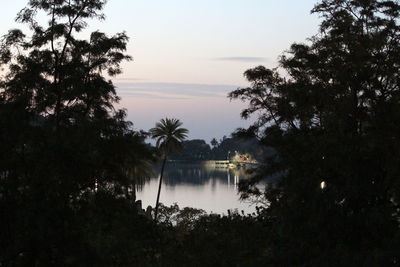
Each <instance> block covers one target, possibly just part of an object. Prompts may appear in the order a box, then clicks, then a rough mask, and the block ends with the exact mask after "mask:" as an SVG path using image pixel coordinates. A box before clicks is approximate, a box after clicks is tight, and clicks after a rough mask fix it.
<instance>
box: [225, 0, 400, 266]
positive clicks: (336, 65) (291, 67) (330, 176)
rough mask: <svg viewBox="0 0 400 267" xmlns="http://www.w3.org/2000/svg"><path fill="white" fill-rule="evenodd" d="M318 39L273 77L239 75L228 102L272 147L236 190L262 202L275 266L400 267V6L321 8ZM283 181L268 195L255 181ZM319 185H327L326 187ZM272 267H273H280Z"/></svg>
mask: <svg viewBox="0 0 400 267" xmlns="http://www.w3.org/2000/svg"><path fill="white" fill-rule="evenodd" d="M312 12H313V13H318V14H320V16H321V18H322V23H321V25H320V31H319V33H318V34H316V35H315V36H313V37H311V38H310V39H309V41H308V42H306V43H295V44H293V45H292V46H291V47H290V49H289V50H288V51H287V52H286V53H285V54H284V55H283V56H282V57H281V58H280V63H279V66H278V68H276V69H267V68H265V67H263V66H258V67H255V68H253V69H249V70H247V71H246V72H245V74H244V75H245V77H246V78H247V80H248V81H249V82H250V84H251V85H250V86H249V87H247V88H239V89H237V90H235V91H232V92H231V93H230V94H229V97H230V98H231V99H240V100H243V101H246V102H248V103H249V105H248V107H247V108H246V109H244V110H243V111H242V113H241V115H242V117H244V118H248V117H249V116H251V115H252V114H257V113H259V114H261V115H260V116H259V117H258V120H257V121H256V123H255V124H254V125H253V126H252V127H250V128H249V129H247V130H242V131H241V133H244V134H249V133H252V134H253V135H254V134H256V135H257V136H258V137H259V138H260V139H261V141H262V142H263V143H264V144H265V145H267V146H272V147H274V148H275V149H276V151H277V154H276V155H274V156H273V157H270V158H269V160H268V162H267V163H268V166H267V167H265V168H263V169H262V170H260V173H259V175H258V176H257V178H255V179H254V180H253V181H251V182H248V183H244V184H242V190H243V196H244V197H248V196H251V195H260V194H264V196H265V197H266V199H267V200H268V203H269V205H268V206H267V207H266V208H265V218H266V220H268V221H269V222H271V221H272V224H273V226H274V230H275V233H276V242H275V243H272V247H273V248H274V250H273V253H275V254H274V255H275V257H274V258H275V260H276V261H277V262H279V263H280V264H283V265H296V264H298V265H307V266H321V265H323V266H348V265H353V266H354V265H356V264H359V265H369V266H379V265H385V266H394V265H395V264H396V263H398V262H399V260H400V259H399V257H398V251H399V248H400V246H399V242H398V240H399V239H398V238H399V219H398V218H399V217H400V214H399V210H400V209H399V204H400V199H399V197H400V191H399V188H400V186H399V185H400V178H399V173H400V169H399V168H400V146H399V144H400V128H399V125H400V88H399V81H400V80H399V73H400V72H399V66H400V62H399V56H398V55H399V54H400V38H399V37H400V35H399V27H400V26H399V12H400V4H399V2H398V1H382V0H352V1H350V0H323V1H320V2H319V3H318V4H317V5H316V6H315V7H314V9H313V10H312ZM273 174H275V175H279V176H281V179H280V182H279V183H278V184H274V185H270V186H269V187H268V188H267V189H266V190H265V192H261V191H260V190H259V189H258V188H257V187H256V186H255V184H256V182H257V181H258V180H259V179H262V178H264V177H268V176H271V175H273ZM321 183H323V184H324V187H323V188H322V189H321ZM277 262H276V263H277Z"/></svg>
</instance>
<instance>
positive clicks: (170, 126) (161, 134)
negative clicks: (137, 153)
mask: <svg viewBox="0 0 400 267" xmlns="http://www.w3.org/2000/svg"><path fill="white" fill-rule="evenodd" d="M181 126H182V122H181V121H180V120H178V119H169V118H165V119H161V120H160V122H157V123H156V126H155V127H154V128H151V129H150V134H151V136H152V138H155V139H157V141H156V146H157V147H158V149H159V151H160V152H161V155H162V157H163V162H162V166H161V172H160V181H159V185H158V192H157V201H156V208H155V214H154V220H157V213H158V205H159V201H160V192H161V184H162V178H163V174H164V168H165V163H166V162H167V158H168V155H169V154H171V153H172V152H178V151H180V150H181V149H182V142H183V141H184V140H185V139H186V137H187V133H188V132H189V131H188V130H187V129H185V128H182V127H181Z"/></svg>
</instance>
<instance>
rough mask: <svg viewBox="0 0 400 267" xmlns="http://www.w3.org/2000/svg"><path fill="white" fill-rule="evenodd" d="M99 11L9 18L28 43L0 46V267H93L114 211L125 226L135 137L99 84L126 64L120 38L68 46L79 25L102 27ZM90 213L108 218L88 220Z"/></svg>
mask: <svg viewBox="0 0 400 267" xmlns="http://www.w3.org/2000/svg"><path fill="white" fill-rule="evenodd" d="M105 2H106V1H104V0H30V1H29V3H28V5H27V7H26V8H24V9H23V10H22V11H21V12H20V13H19V14H18V16H17V21H18V22H21V23H23V24H25V25H27V26H28V29H29V30H28V33H23V32H22V31H21V30H18V29H13V30H10V31H9V32H8V34H7V35H5V36H4V37H3V39H2V41H1V44H0V64H1V67H2V68H3V70H4V72H5V75H4V77H2V78H1V81H0V147H1V152H0V207H1V218H2V220H1V222H0V226H1V229H2V231H1V232H2V237H1V238H0V240H1V241H0V251H1V252H0V265H17V264H21V265H29V266H37V265H66V264H70V265H74V263H76V264H78V263H79V264H82V262H83V260H84V259H85V260H86V258H85V257H93V261H94V262H95V261H96V260H95V259H96V258H97V257H100V256H101V257H103V256H104V255H105V254H106V253H104V250H102V249H104V248H100V247H96V246H97V245H99V244H100V243H101V242H100V240H99V238H100V236H102V235H107V234H109V235H112V234H113V233H115V232H112V231H114V229H113V228H112V227H111V226H110V225H112V223H113V220H114V218H113V216H115V217H116V218H117V217H118V218H120V216H121V214H122V213H118V210H119V209H122V207H124V209H125V211H126V214H125V215H124V216H130V214H131V212H132V209H131V208H129V205H128V203H131V201H133V200H134V198H135V197H134V192H135V185H137V182H136V181H137V180H142V178H145V177H147V170H148V168H147V165H148V161H149V160H151V158H152V157H151V152H150V151H149V149H148V147H147V145H146V144H145V143H144V138H145V137H144V136H143V135H142V134H141V133H138V132H135V131H133V130H132V124H131V123H130V122H127V121H126V120H125V111H124V110H116V109H115V108H114V107H113V104H114V103H116V102H117V101H118V99H119V98H118V96H117V95H116V92H115V87H114V85H113V84H112V82H111V81H110V80H108V79H107V78H106V75H108V76H109V77H113V76H115V75H117V74H119V73H120V72H121V68H120V63H121V62H122V61H123V60H130V57H129V56H127V55H125V50H126V44H127V41H128V37H127V36H126V34H125V33H118V34H116V35H114V36H111V37H109V36H107V35H106V34H105V33H102V32H99V31H96V32H93V33H91V34H90V37H89V39H88V40H83V39H78V33H80V32H81V31H82V30H84V29H85V28H86V26H87V22H86V21H87V20H88V19H95V18H98V19H103V18H104V15H103V14H102V13H101V10H102V9H103V7H104V5H105ZM37 14H41V15H43V14H45V15H47V17H48V18H49V20H48V23H47V24H45V25H41V24H40V23H39V21H38V20H37V19H36V15H37ZM139 153H140V154H139ZM105 200H107V201H105ZM102 201H103V202H102ZM96 203H101V205H104V206H108V207H113V208H115V210H108V211H107V212H108V213H101V214H97V215H96V216H98V217H96V218H93V217H90V216H91V215H90V214H96V212H95V211H96V209H97V208H99V207H97V206H96V205H97V204H96ZM88 207H92V208H90V209H89V208H88ZM93 210H94V211H93ZM112 214H113V215H112ZM128 214H129V215H128ZM132 216H133V215H132ZM90 219H91V220H97V222H98V226H96V225H91V224H90V222H89V220H90ZM130 223H132V222H130ZM100 225H106V226H107V227H108V228H105V229H100V228H99V227H100ZM125 226H126V225H125ZM120 227H122V226H121V225H120ZM107 229H108V230H107ZM96 231H97V232H96ZM121 231H122V230H121ZM121 249H123V247H122V246H121ZM102 251H103V252H102ZM96 253H98V254H96ZM85 254H86V255H85ZM88 255H91V256H88ZM87 265H93V262H92V263H91V264H89V263H88V264H87ZM95 265H96V264H95Z"/></svg>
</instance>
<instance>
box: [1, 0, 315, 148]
mask: <svg viewBox="0 0 400 267" xmlns="http://www.w3.org/2000/svg"><path fill="white" fill-rule="evenodd" d="M27 2H28V0H13V1H7V5H3V6H2V11H1V16H0V25H1V26H0V34H1V35H4V34H5V33H6V32H7V31H8V30H9V29H11V28H16V27H20V26H19V25H18V24H16V23H15V22H14V18H15V16H16V14H17V12H18V11H19V10H21V9H22V8H23V7H24V6H25V5H26V3H27ZM315 3H316V0H246V1H245V0H190V1H188V0H168V1H167V0H109V1H108V3H107V5H106V7H105V9H104V14H105V15H106V20H105V21H102V22H98V21H89V28H88V29H87V31H94V30H100V31H103V32H106V33H108V34H115V33H117V32H122V31H125V32H126V33H127V35H128V36H129V37H130V42H129V45H128V51H127V53H128V54H130V55H131V56H132V57H133V59H134V60H133V61H130V62H125V63H123V64H122V67H123V70H124V72H123V74H121V75H120V76H118V77H116V78H115V79H113V81H114V83H115V85H116V86H117V93H118V94H119V95H120V97H121V102H120V103H119V104H118V107H120V108H125V109H127V114H128V119H129V120H131V121H132V122H133V123H134V127H135V129H137V130H139V129H143V130H148V129H149V128H151V127H153V126H154V124H155V122H156V121H158V120H160V119H161V118H164V117H175V118H178V119H180V120H181V121H182V122H183V124H184V127H186V128H187V129H189V138H190V139H205V140H206V141H210V140H211V139H212V138H213V137H215V138H217V139H220V138H222V136H224V135H226V136H229V134H230V133H231V132H232V131H234V130H235V129H236V128H238V127H246V126H248V125H249V124H250V123H251V120H250V121H245V120H242V119H241V118H240V111H241V110H242V109H243V108H244V107H245V106H246V103H242V102H240V101H230V100H229V99H228V98H227V93H228V92H230V91H232V90H234V89H236V88H238V87H244V86H247V85H248V83H247V82H246V80H245V79H244V77H243V73H244V71H246V70H247V69H249V68H253V67H256V66H258V65H264V66H266V67H270V68H272V67H276V66H277V61H278V58H279V56H280V55H282V53H283V52H284V51H285V50H287V49H288V48H289V47H290V45H291V44H292V43H294V42H305V41H306V39H307V38H309V37H311V36H312V35H314V34H316V33H317V30H318V25H319V22H320V20H319V17H318V15H316V14H313V15H311V14H310V10H311V9H312V7H313V6H314V5H315ZM41 19H42V20H44V21H46V18H44V17H42V18H41Z"/></svg>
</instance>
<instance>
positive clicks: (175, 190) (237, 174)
mask: <svg viewBox="0 0 400 267" xmlns="http://www.w3.org/2000/svg"><path fill="white" fill-rule="evenodd" d="M156 173H157V174H158V173H159V172H156ZM248 178H249V174H247V173H246V169H245V168H231V169H229V168H226V167H218V166H215V165H210V164H204V163H203V164H201V163H174V162H168V163H167V165H166V169H165V173H164V178H163V185H162V188H161V195H160V202H162V203H163V204H164V205H168V206H169V205H172V204H173V203H175V202H176V203H178V205H179V207H181V208H183V207H194V208H199V209H204V210H205V211H207V212H213V213H220V214H222V213H224V214H227V210H228V209H231V210H234V209H238V210H239V211H241V210H243V211H244V212H245V213H246V214H247V213H252V212H254V211H255V206H254V205H252V204H251V203H249V202H242V201H240V200H239V193H238V190H237V187H238V183H239V181H240V180H242V179H248ZM157 189H158V177H157V178H152V179H150V181H148V182H147V183H146V184H145V185H144V186H143V189H142V191H139V192H138V193H137V199H140V200H142V202H143V207H144V208H146V207H147V206H148V205H151V206H153V207H154V205H155V202H156V197H157Z"/></svg>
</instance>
